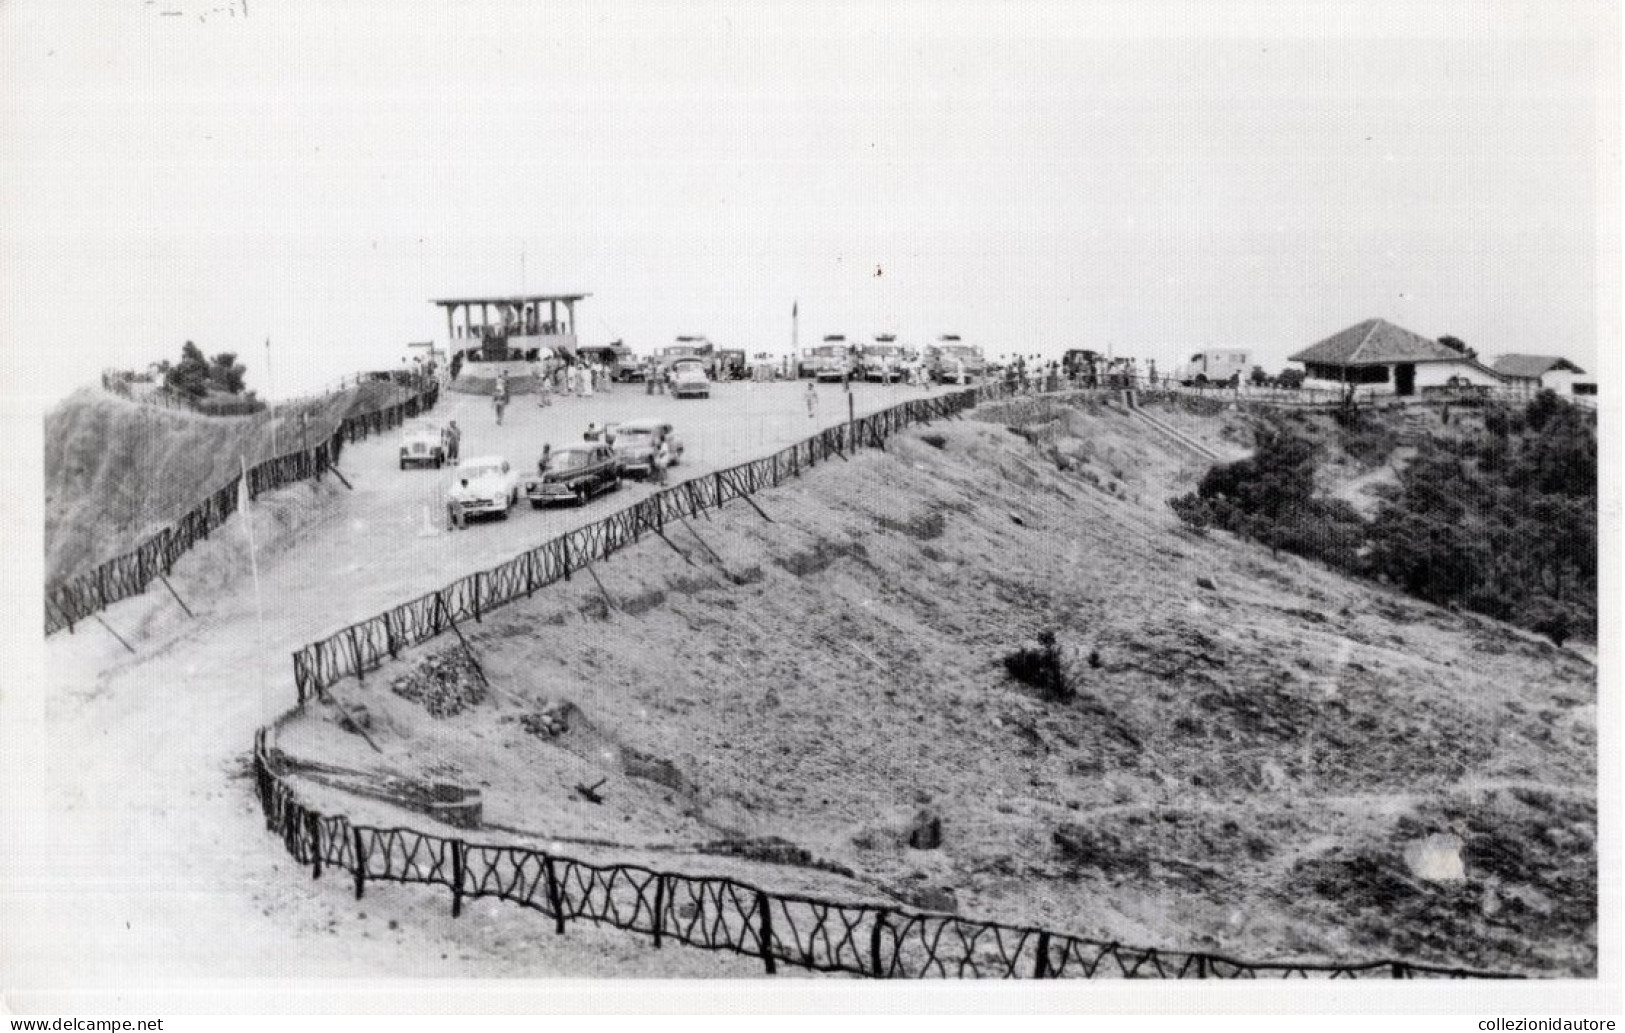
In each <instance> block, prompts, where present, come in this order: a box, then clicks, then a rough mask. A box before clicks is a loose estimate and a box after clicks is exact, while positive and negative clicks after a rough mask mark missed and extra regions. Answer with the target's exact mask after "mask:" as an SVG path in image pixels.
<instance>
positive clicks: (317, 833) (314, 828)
mask: <svg viewBox="0 0 1625 1033" xmlns="http://www.w3.org/2000/svg"><path fill="white" fill-rule="evenodd" d="M305 833H306V835H308V836H310V877H311V878H312V879H320V878H321V877H322V819H321V816H320V815H319V814H317V813H316V812H315V811H306V812H305Z"/></svg>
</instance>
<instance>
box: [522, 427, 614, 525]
mask: <svg viewBox="0 0 1625 1033" xmlns="http://www.w3.org/2000/svg"><path fill="white" fill-rule="evenodd" d="M620 486H621V461H620V459H619V458H617V457H616V455H615V450H614V449H612V448H610V447H609V446H608V445H600V444H597V443H595V442H590V441H589V442H583V443H582V444H579V445H565V446H563V447H562V448H556V449H554V450H553V451H552V453H551V454H550V455H549V456H548V458H547V466H546V468H545V469H543V470H542V472H541V473H540V474H536V475H532V476H530V477H526V478H525V497H527V498H529V499H530V504H531V506H533V507H534V508H536V509H541V508H542V507H543V506H545V505H547V504H548V503H549V502H574V503H575V504H576V505H578V506H584V505H586V504H587V500H588V499H589V498H591V497H592V496H594V495H597V494H598V493H600V492H605V491H614V490H615V489H616V488H619V487H620Z"/></svg>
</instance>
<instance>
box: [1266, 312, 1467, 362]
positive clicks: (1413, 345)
mask: <svg viewBox="0 0 1625 1033" xmlns="http://www.w3.org/2000/svg"><path fill="white" fill-rule="evenodd" d="M1450 359H1455V360H1457V361H1465V360H1466V357H1465V356H1464V355H1462V354H1461V353H1460V352H1457V351H1455V350H1453V349H1451V348H1447V347H1445V346H1444V345H1442V344H1440V343H1439V342H1438V341H1432V340H1429V339H1428V338H1426V337H1423V336H1422V335H1421V334H1417V333H1412V332H1411V331H1409V330H1406V329H1405V328H1404V327H1401V326H1395V325H1394V324H1392V323H1390V322H1388V321H1387V320H1383V319H1368V320H1366V321H1365V322H1363V323H1356V324H1355V325H1354V326H1351V327H1349V328H1348V329H1347V330H1341V331H1338V332H1337V333H1335V334H1333V335H1332V336H1330V337H1328V338H1326V339H1325V340H1324V341H1321V342H1320V343H1319V344H1316V345H1313V346H1312V347H1309V348H1305V349H1304V350H1303V351H1301V352H1299V353H1298V354H1296V355H1293V356H1291V357H1290V359H1289V361H1291V362H1305V363H1307V362H1313V363H1318V364H1320V365H1324V366H1377V365H1384V364H1387V363H1390V362H1440V361H1446V360H1450Z"/></svg>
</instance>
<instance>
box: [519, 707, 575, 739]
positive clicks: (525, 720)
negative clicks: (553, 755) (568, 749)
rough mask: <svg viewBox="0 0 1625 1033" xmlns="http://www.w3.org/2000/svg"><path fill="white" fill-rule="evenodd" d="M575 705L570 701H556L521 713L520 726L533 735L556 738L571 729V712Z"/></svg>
mask: <svg viewBox="0 0 1625 1033" xmlns="http://www.w3.org/2000/svg"><path fill="white" fill-rule="evenodd" d="M574 709H575V707H574V706H572V705H571V704H570V703H568V702H564V703H554V704H552V705H550V706H546V707H543V708H542V709H540V710H535V711H532V712H530V713H528V714H520V715H519V727H521V728H523V729H524V730H525V731H527V732H529V733H530V734H531V735H539V736H541V737H542V738H544V739H555V738H557V737H558V736H561V735H563V734H564V733H565V732H568V731H569V730H570V712H571V711H572V710H574Z"/></svg>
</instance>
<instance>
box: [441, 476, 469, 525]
mask: <svg viewBox="0 0 1625 1033" xmlns="http://www.w3.org/2000/svg"><path fill="white" fill-rule="evenodd" d="M462 488H463V490H464V491H467V490H468V478H466V477H465V478H463V480H462ZM467 521H468V517H467V516H466V515H465V514H464V513H463V504H462V502H461V500H460V499H459V498H458V496H457V494H456V492H455V491H453V493H452V497H450V498H448V499H447V500H446V530H448V531H461V530H464V529H465V528H467V527H468V522H467Z"/></svg>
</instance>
